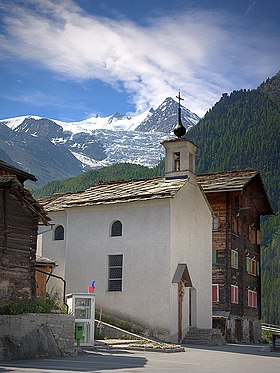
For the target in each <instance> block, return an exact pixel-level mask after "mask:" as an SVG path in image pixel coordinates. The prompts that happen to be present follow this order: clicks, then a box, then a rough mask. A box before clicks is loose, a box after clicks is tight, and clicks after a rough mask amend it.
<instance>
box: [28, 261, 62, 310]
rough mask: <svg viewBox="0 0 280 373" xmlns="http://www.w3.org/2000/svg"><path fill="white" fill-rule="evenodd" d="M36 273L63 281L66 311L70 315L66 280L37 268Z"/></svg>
mask: <svg viewBox="0 0 280 373" xmlns="http://www.w3.org/2000/svg"><path fill="white" fill-rule="evenodd" d="M35 271H37V272H40V273H44V274H45V275H48V276H51V277H55V278H58V279H59V280H61V281H63V303H64V305H65V306H66V310H67V313H68V309H69V307H68V304H67V303H66V281H65V280H64V278H62V277H61V276H57V275H54V274H53V273H50V272H45V271H42V270H41V269H37V268H35Z"/></svg>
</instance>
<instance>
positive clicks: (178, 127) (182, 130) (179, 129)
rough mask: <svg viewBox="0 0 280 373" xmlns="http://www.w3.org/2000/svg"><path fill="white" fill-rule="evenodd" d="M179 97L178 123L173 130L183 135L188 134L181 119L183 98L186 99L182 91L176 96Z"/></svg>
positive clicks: (178, 134) (176, 133) (176, 134)
mask: <svg viewBox="0 0 280 373" xmlns="http://www.w3.org/2000/svg"><path fill="white" fill-rule="evenodd" d="M176 97H177V98H178V101H179V107H178V123H177V125H176V127H175V128H174V130H173V132H174V134H175V136H177V137H179V138H180V137H182V136H184V135H185V134H186V128H185V127H184V126H183V124H182V119H181V100H184V99H183V98H182V97H181V95H180V92H179V94H178V96H176Z"/></svg>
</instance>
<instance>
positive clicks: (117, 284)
mask: <svg viewBox="0 0 280 373" xmlns="http://www.w3.org/2000/svg"><path fill="white" fill-rule="evenodd" d="M122 269H123V255H122V254H121V255H109V256H108V270H109V271H108V291H122Z"/></svg>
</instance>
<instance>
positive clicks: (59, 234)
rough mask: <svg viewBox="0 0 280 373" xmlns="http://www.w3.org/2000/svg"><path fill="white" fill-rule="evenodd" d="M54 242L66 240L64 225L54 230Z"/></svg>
mask: <svg viewBox="0 0 280 373" xmlns="http://www.w3.org/2000/svg"><path fill="white" fill-rule="evenodd" d="M54 240H55V241H62V240H64V228H63V226H62V225H58V226H57V227H56V228H55V230H54Z"/></svg>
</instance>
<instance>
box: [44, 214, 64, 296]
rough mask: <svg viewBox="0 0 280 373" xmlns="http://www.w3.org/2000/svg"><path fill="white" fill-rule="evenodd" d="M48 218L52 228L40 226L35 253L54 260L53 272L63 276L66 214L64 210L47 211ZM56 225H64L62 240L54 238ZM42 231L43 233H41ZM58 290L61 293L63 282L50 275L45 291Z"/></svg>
mask: <svg viewBox="0 0 280 373" xmlns="http://www.w3.org/2000/svg"><path fill="white" fill-rule="evenodd" d="M48 216H49V218H51V222H50V223H51V224H54V226H53V228H52V229H49V228H48V227H47V228H46V227H42V228H41V230H39V235H38V240H37V245H38V250H37V253H38V255H40V256H43V257H47V258H48V259H51V260H53V261H55V263H56V265H57V266H56V267H55V269H54V272H53V273H54V274H55V275H56V276H60V277H62V278H65V261H66V244H67V240H68V237H67V232H68V229H67V214H66V212H65V211H58V212H48ZM58 225H62V226H63V227H64V240H58V241H55V240H54V230H55V227H56V226H58ZM41 232H43V233H41ZM57 290H58V291H59V292H60V294H61V295H62V292H63V282H62V281H60V280H58V279H56V278H54V277H51V278H50V279H49V281H48V284H47V291H48V292H52V291H57Z"/></svg>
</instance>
